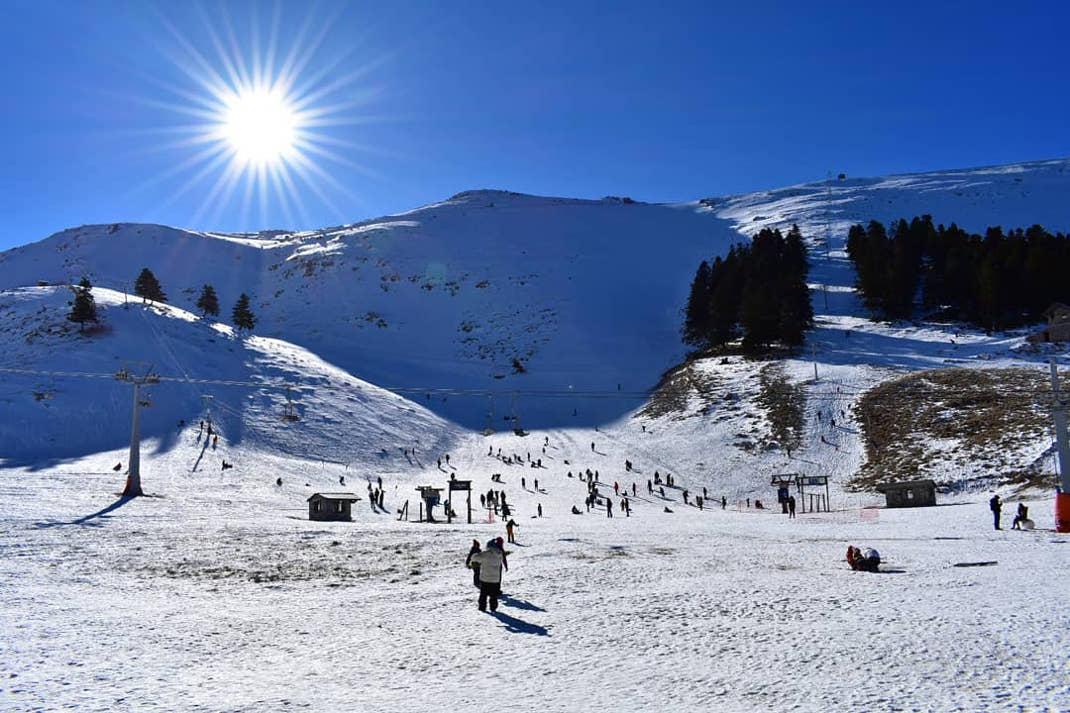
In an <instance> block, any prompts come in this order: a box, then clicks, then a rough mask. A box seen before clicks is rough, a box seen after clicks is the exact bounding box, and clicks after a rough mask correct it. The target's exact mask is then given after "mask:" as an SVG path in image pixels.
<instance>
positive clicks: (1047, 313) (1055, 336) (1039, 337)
mask: <svg viewBox="0 0 1070 713" xmlns="http://www.w3.org/2000/svg"><path fill="white" fill-rule="evenodd" d="M1044 319H1046V320H1048V325H1047V326H1046V327H1045V328H1044V329H1042V330H1041V331H1039V332H1035V333H1033V334H1030V335H1029V336H1028V337H1026V338H1025V339H1026V341H1027V342H1031V343H1033V344H1038V343H1042V342H1070V306H1067V305H1064V304H1063V303H1062V302H1055V303H1054V304H1052V305H1051V307H1048V308H1047V309H1046V310H1044Z"/></svg>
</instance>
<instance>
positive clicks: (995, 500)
mask: <svg viewBox="0 0 1070 713" xmlns="http://www.w3.org/2000/svg"><path fill="white" fill-rule="evenodd" d="M988 509H989V510H991V511H992V525H993V526H994V527H995V528H996V529H997V530H998V529H1000V527H999V514H1000V512H1002V510H1003V501H1001V500H1000V499H999V496H998V495H993V496H992V499H991V500H989V501H988Z"/></svg>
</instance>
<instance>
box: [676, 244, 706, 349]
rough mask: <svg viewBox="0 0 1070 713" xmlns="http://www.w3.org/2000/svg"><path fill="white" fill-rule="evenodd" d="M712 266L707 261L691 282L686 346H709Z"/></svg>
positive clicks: (685, 323) (685, 322)
mask: <svg viewBox="0 0 1070 713" xmlns="http://www.w3.org/2000/svg"><path fill="white" fill-rule="evenodd" d="M709 309H710V266H709V263H707V262H706V261H705V260H703V261H702V263H701V264H699V266H698V270H696V271H695V279H694V280H692V281H691V292H690V294H689V295H688V297H687V306H686V307H685V308H684V328H683V339H684V344H690V345H691V346H693V347H699V348H702V347H705V346H708V344H709V334H710V314H709Z"/></svg>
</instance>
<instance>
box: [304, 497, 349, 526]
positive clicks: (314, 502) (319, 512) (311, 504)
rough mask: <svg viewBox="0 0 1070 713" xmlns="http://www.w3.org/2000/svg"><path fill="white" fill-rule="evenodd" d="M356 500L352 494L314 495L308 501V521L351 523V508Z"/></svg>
mask: <svg viewBox="0 0 1070 713" xmlns="http://www.w3.org/2000/svg"><path fill="white" fill-rule="evenodd" d="M358 500H360V498H358V497H357V496H356V495H354V494H353V493H314V494H313V495H312V497H310V498H309V499H308V519H309V520H327V521H330V520H340V521H343V522H349V521H352V520H353V515H352V506H353V503H355V502H357V501H358Z"/></svg>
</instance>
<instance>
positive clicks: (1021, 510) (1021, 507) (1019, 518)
mask: <svg viewBox="0 0 1070 713" xmlns="http://www.w3.org/2000/svg"><path fill="white" fill-rule="evenodd" d="M1028 519H1029V508H1027V507H1026V506H1025V503H1018V512H1017V513H1016V514H1015V516H1014V522H1012V523H1011V529H1012V530H1021V529H1022V523H1023V522H1025V521H1026V520H1028Z"/></svg>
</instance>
